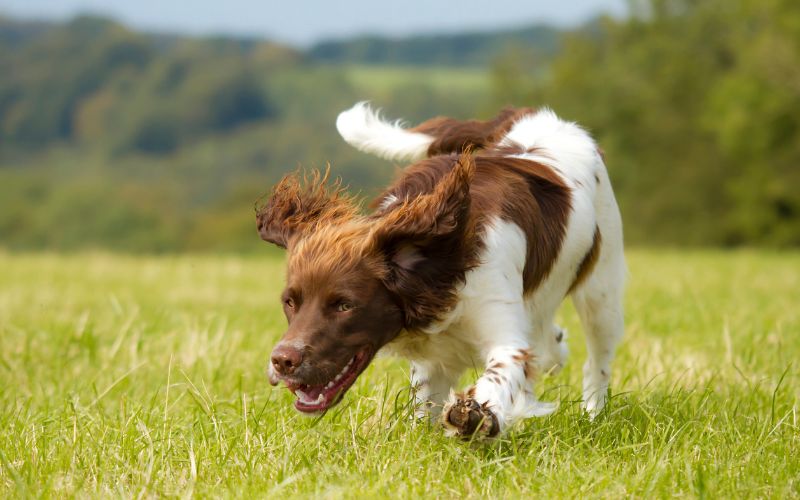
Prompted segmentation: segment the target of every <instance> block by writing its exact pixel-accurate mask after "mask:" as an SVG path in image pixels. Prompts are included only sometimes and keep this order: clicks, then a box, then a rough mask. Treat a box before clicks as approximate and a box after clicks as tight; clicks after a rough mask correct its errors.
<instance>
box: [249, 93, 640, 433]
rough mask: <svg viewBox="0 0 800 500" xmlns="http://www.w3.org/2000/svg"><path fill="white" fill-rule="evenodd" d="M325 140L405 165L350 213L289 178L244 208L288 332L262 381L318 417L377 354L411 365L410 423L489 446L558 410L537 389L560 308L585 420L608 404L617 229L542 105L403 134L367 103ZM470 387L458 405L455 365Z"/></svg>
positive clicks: (598, 177) (324, 190) (580, 140)
mask: <svg viewBox="0 0 800 500" xmlns="http://www.w3.org/2000/svg"><path fill="white" fill-rule="evenodd" d="M336 126H337V129H338V131H339V133H340V134H341V136H342V137H343V138H344V140H345V141H347V142H348V143H349V144H351V145H352V146H354V147H356V148H358V149H359V150H361V151H363V152H368V153H373V154H376V155H378V156H380V157H382V158H385V159H390V160H395V161H407V162H410V163H411V165H410V166H408V167H406V168H405V169H404V170H402V172H401V173H400V174H399V177H398V178H397V180H396V181H394V183H393V184H391V185H390V186H389V187H388V188H387V189H386V190H385V191H384V192H383V193H382V194H381V195H380V196H379V197H378V198H377V199H376V200H375V201H374V202H373V204H372V206H371V207H372V212H371V213H369V214H362V213H361V212H360V210H359V208H358V200H356V199H355V198H354V197H352V196H351V195H349V194H347V192H346V190H345V189H344V188H343V187H342V186H341V184H340V182H338V181H335V182H331V181H330V180H329V175H328V171H326V172H325V173H320V172H318V171H315V172H314V173H313V174H310V175H308V174H306V175H300V174H298V173H294V174H290V175H287V176H286V177H284V178H283V179H282V180H281V181H280V182H279V183H278V184H277V185H276V186H275V187H274V189H273V191H272V193H271V195H270V196H269V198H268V199H267V201H266V202H265V203H263V204H261V205H260V206H259V207H257V223H258V231H259V234H260V236H261V238H263V239H264V240H266V241H267V242H270V243H273V244H275V245H278V246H280V247H282V248H285V249H286V250H287V252H288V262H287V280H286V288H285V289H284V290H283V294H282V303H283V310H284V313H285V315H286V318H287V320H288V330H287V331H286V333H285V334H284V335H283V337H282V339H281V340H280V341H279V342H278V344H277V345H276V346H275V348H274V350H273V351H272V355H271V358H270V362H269V364H268V365H269V368H268V376H269V380H270V382H271V383H272V384H273V385H277V384H278V383H281V382H282V383H283V384H285V385H286V387H287V388H288V389H289V390H290V391H292V392H293V393H294V394H295V395H296V396H297V399H296V401H295V403H294V405H295V408H296V409H297V410H299V411H301V412H304V413H312V414H316V413H320V412H324V411H326V410H328V409H329V408H331V407H332V406H334V405H335V404H337V403H338V402H339V401H340V400H341V399H342V397H343V395H344V394H345V392H346V391H347V390H348V389H349V388H350V387H351V386H352V385H353V383H354V382H355V381H356V379H357V378H358V376H359V375H360V374H361V373H362V372H363V371H364V369H365V368H366V367H367V365H368V364H369V363H370V361H371V360H372V359H373V358H374V356H375V355H376V353H377V352H378V351H379V350H380V351H382V352H387V353H389V354H394V355H399V356H402V357H405V358H407V359H409V360H410V362H411V383H412V386H413V387H414V388H415V401H416V404H417V407H416V408H417V410H416V413H417V414H418V415H426V414H427V415H430V416H431V417H433V418H437V417H438V416H439V415H440V418H441V421H442V422H443V424H444V427H445V430H446V432H447V433H448V434H452V435H457V436H465V437H472V436H478V437H479V438H481V437H486V438H491V437H495V436H498V435H500V434H501V433H503V432H504V431H505V430H507V429H509V428H510V427H511V426H512V425H513V424H514V423H515V422H517V421H519V420H520V419H524V418H528V417H532V416H541V415H546V414H549V413H551V412H553V411H554V410H555V409H556V404H554V403H547V402H542V401H539V400H537V398H536V396H535V394H534V391H533V382H534V381H535V380H536V379H537V377H539V376H541V375H544V374H551V373H555V372H557V371H558V370H559V369H560V368H561V367H562V366H563V365H564V363H565V361H566V356H567V350H566V342H565V335H564V331H563V330H562V329H560V328H559V327H558V326H556V325H555V324H554V323H553V319H554V316H555V314H556V311H557V309H558V307H559V306H560V304H561V303H562V301H563V300H564V299H565V297H566V296H568V295H569V296H571V298H572V300H573V303H574V305H575V308H576V310H577V312H578V314H579V316H580V319H581V323H582V326H583V329H584V330H585V337H586V344H587V351H588V359H587V360H586V363H585V365H584V367H583V393H582V395H583V401H582V406H583V408H584V409H585V410H586V411H587V412H588V414H589V415H590V416H591V417H592V418H593V417H594V416H595V415H597V414H598V412H600V411H601V410H602V408H603V406H604V405H605V403H606V398H607V392H608V385H609V378H610V376H611V362H612V359H613V357H614V353H615V349H616V346H617V344H618V342H619V341H620V339H621V337H622V333H623V306H622V294H623V286H624V277H625V272H626V271H625V269H626V268H625V259H624V252H623V241H622V222H621V218H620V214H619V209H618V207H617V203H616V201H615V198H614V194H613V191H612V188H611V184H610V182H609V178H608V175H607V172H606V168H605V164H604V160H603V155H602V153H601V151H600V149H599V148H598V146H597V145H596V144H595V142H594V140H593V139H592V138H591V137H590V136H589V134H588V133H587V132H585V131H584V130H583V129H582V128H580V127H579V126H578V125H576V124H574V123H570V122H566V121H564V120H562V119H560V118H558V117H557V116H556V115H555V114H554V113H553V112H552V111H551V110H549V109H547V108H543V109H539V110H535V109H531V108H521V109H506V110H504V111H502V112H501V113H500V114H499V115H498V116H497V117H496V118H494V119H492V120H488V121H478V120H467V121H459V120H455V119H451V118H444V117H439V118H434V119H431V120H428V121H425V122H423V123H421V124H420V125H418V126H416V127H413V128H404V127H403V126H402V124H401V123H400V122H389V121H386V120H384V119H383V118H382V117H381V116H380V114H379V113H378V112H376V111H374V110H373V109H371V108H370V106H369V105H368V104H367V103H358V104H356V105H355V106H354V107H352V108H351V109H349V110H347V111H344V112H342V113H341V114H340V115H339V116H338V118H337V121H336ZM475 366H484V367H485V370H484V371H483V373H482V374H481V375H480V377H479V378H478V379H477V381H476V382H475V383H474V384H473V385H472V386H470V387H469V388H468V389H467V390H465V391H464V392H459V393H456V392H454V390H453V389H454V387H455V384H456V383H457V381H458V379H459V377H460V375H461V374H462V373H463V372H464V371H465V370H466V369H468V368H472V367H475Z"/></svg>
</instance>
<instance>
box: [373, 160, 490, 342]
mask: <svg viewBox="0 0 800 500" xmlns="http://www.w3.org/2000/svg"><path fill="white" fill-rule="evenodd" d="M450 161H452V162H453V165H452V168H451V170H450V171H449V172H448V173H447V174H446V175H445V176H444V177H442V179H441V180H440V181H439V182H438V183H437V184H436V186H435V187H434V189H433V190H432V191H431V192H430V193H426V194H421V195H419V196H417V197H415V198H413V199H407V200H404V201H401V202H400V203H399V204H398V205H396V206H395V207H393V208H392V209H391V210H389V211H388V212H386V213H385V214H384V215H382V216H380V217H379V218H378V219H377V220H376V222H375V225H374V227H373V229H372V231H371V234H370V238H371V240H370V245H372V249H373V251H375V252H377V253H378V254H379V255H381V257H382V258H383V260H384V262H385V264H386V266H387V269H388V271H387V273H386V276H385V277H384V283H385V285H386V287H387V288H388V289H389V290H390V291H391V292H392V293H393V294H394V295H395V296H396V297H397V300H398V301H399V302H400V303H401V305H402V307H403V309H404V313H405V316H406V327H414V326H423V325H424V324H425V323H429V322H430V321H432V320H434V319H436V317H437V315H439V314H441V313H442V312H444V311H445V310H446V309H447V308H448V307H449V306H452V304H453V303H454V299H455V293H456V292H455V289H456V287H455V285H456V284H457V283H458V282H460V281H463V279H464V274H465V273H466V271H467V270H469V269H470V268H471V267H473V266H474V265H475V262H474V261H475V258H476V255H475V254H476V252H477V248H476V246H477V244H476V242H475V228H474V226H475V224H474V222H473V221H472V220H471V219H470V194H469V186H470V180H471V179H472V175H473V172H474V170H475V161H474V159H473V158H472V156H471V155H470V154H468V153H467V154H463V155H461V156H458V157H455V156H454V157H451V158H450Z"/></svg>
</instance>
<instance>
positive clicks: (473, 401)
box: [442, 346, 555, 438]
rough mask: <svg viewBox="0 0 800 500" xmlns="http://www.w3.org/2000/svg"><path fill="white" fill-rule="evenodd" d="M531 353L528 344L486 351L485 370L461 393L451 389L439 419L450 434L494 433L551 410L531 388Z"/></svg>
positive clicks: (482, 435) (480, 434)
mask: <svg viewBox="0 0 800 500" xmlns="http://www.w3.org/2000/svg"><path fill="white" fill-rule="evenodd" d="M532 361H533V354H532V353H531V351H530V350H529V349H528V348H527V347H519V346H498V347H494V348H492V349H491V350H490V351H489V354H488V356H487V363H486V371H485V372H484V373H483V375H481V377H480V378H479V379H478V380H477V381H476V382H475V385H473V386H472V387H470V388H469V389H467V390H466V391H465V392H463V393H451V395H450V398H449V400H448V401H447V403H446V404H445V407H444V412H443V418H442V421H443V423H444V426H445V429H446V431H447V433H448V434H450V435H457V436H464V437H470V436H473V435H476V436H478V437H490V438H491V437H495V436H497V435H499V434H500V433H501V432H503V431H505V430H506V429H507V428H509V427H510V426H511V425H513V424H514V422H516V421H517V420H519V419H520V418H524V417H531V416H541V415H546V414H549V413H552V412H553V411H554V410H555V405H553V404H548V403H540V402H538V401H537V400H536V397H535V396H534V394H533V391H532V381H531V379H532V377H533V363H532Z"/></svg>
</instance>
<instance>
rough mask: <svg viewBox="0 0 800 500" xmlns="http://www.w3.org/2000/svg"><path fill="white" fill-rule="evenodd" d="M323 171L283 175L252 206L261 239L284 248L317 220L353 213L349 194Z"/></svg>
mask: <svg viewBox="0 0 800 500" xmlns="http://www.w3.org/2000/svg"><path fill="white" fill-rule="evenodd" d="M329 174H330V169H326V170H325V173H324V174H323V173H320V172H319V171H318V170H313V171H312V172H311V174H305V175H302V176H301V175H300V174H298V173H293V174H289V175H286V176H285V177H284V178H283V179H281V181H280V182H279V183H278V184H277V185H275V187H274V188H273V189H272V194H271V195H270V197H269V199H268V200H267V201H266V203H264V204H263V205H260V206H258V205H257V206H256V221H257V223H258V233H259V235H261V238H262V239H263V240H264V241H268V242H270V243H274V244H276V245H278V246H279V247H282V248H286V247H288V246H289V245H290V244H291V241H292V240H293V239H294V238H295V237H296V236H298V235H302V234H304V233H306V232H308V231H313V229H314V227H316V226H317V225H319V224H330V223H333V222H338V221H341V220H344V219H347V218H352V217H354V216H355V215H356V212H357V209H356V205H355V203H354V200H353V198H352V197H350V196H349V195H347V194H346V192H345V190H344V189H343V188H342V186H341V182H340V181H339V180H338V179H337V180H336V181H334V182H328V178H329Z"/></svg>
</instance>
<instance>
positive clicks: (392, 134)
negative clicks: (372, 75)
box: [336, 102, 435, 161]
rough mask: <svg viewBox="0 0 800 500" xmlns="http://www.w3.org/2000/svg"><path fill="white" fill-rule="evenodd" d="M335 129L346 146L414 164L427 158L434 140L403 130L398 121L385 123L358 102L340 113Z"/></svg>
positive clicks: (366, 106)
mask: <svg viewBox="0 0 800 500" xmlns="http://www.w3.org/2000/svg"><path fill="white" fill-rule="evenodd" d="M336 129H337V130H338V131H339V134H340V135H341V136H342V138H343V139H344V140H345V141H347V143H348V144H350V145H351V146H353V147H355V148H356V149H358V150H360V151H363V152H365V153H372V154H374V155H377V156H380V157H381V158H386V159H387V160H398V161H400V160H406V161H414V160H419V159H421V158H424V157H425V156H426V155H427V152H428V147H429V146H430V145H431V143H432V142H433V141H434V139H435V138H434V137H431V136H429V135H427V134H422V133H420V132H411V131H408V130H406V129H404V128H403V127H402V126H401V124H400V122H399V121H396V122H388V121H386V120H384V119H382V118H381V116H380V113H379V112H378V111H375V110H373V109H372V108H370V107H369V104H368V103H367V102H359V103H357V104H356V105H355V106H353V107H352V108H350V109H348V110H347V111H342V112H341V113H339V117H338V118H337V119H336Z"/></svg>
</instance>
